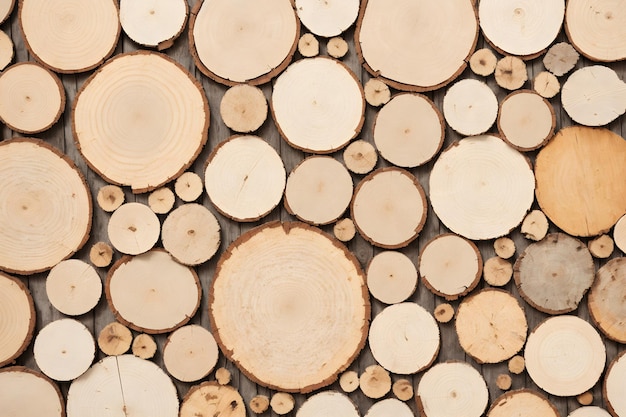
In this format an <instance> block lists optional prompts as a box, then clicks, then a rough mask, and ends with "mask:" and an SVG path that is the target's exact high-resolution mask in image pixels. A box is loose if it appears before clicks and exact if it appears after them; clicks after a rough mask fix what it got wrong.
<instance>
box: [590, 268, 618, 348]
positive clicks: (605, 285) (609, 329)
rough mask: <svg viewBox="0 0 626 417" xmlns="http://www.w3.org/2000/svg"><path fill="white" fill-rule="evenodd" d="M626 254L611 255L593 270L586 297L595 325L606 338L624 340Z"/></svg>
mask: <svg viewBox="0 0 626 417" xmlns="http://www.w3.org/2000/svg"><path fill="white" fill-rule="evenodd" d="M624 297H626V258H624V257H621V258H614V259H611V260H610V261H608V262H607V263H606V264H605V265H603V266H602V267H601V268H600V269H598V272H596V276H595V280H594V282H593V286H592V287H591V290H590V291H589V296H588V298H587V301H588V305H589V313H590V314H591V318H592V319H593V322H594V323H595V325H596V327H597V328H598V329H600V330H601V331H602V333H604V334H605V335H606V336H607V337H608V338H609V339H611V340H615V341H617V342H619V343H626V304H624Z"/></svg>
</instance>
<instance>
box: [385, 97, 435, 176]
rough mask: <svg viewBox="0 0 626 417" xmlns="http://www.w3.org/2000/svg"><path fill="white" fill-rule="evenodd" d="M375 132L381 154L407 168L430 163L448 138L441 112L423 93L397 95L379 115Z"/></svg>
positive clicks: (393, 162)
mask: <svg viewBox="0 0 626 417" xmlns="http://www.w3.org/2000/svg"><path fill="white" fill-rule="evenodd" d="M444 109H445V108H444ZM373 129H374V143H375V144H376V148H378V151H379V152H380V155H381V156H382V157H383V158H385V159H386V160H387V161H389V162H391V163H392V164H394V165H396V166H399V167H405V168H413V167H416V166H420V165H423V164H425V163H426V162H428V161H430V160H431V159H432V158H433V157H434V156H435V155H436V154H437V153H438V152H439V151H440V150H441V146H442V145H443V139H444V136H445V123H444V121H443V116H442V115H441V112H440V111H439V110H438V109H437V107H436V106H435V104H434V103H433V102H432V101H431V100H430V99H429V98H428V97H426V96H423V95H421V94H408V93H404V94H397V95H395V96H394V97H393V99H391V101H389V102H388V103H387V104H385V105H384V106H383V108H382V109H380V111H379V112H378V114H377V115H376V119H375V120H374V128H373Z"/></svg>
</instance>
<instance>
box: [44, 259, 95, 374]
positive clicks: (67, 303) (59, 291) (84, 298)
mask: <svg viewBox="0 0 626 417" xmlns="http://www.w3.org/2000/svg"><path fill="white" fill-rule="evenodd" d="M46 294H47V296H48V300H49V301H50V304H52V305H53V306H54V308H56V309H57V310H59V311H60V312H61V313H63V314H66V315H68V316H80V315H81V314H85V313H87V312H88V311H91V310H92V309H93V308H94V307H95V306H96V305H97V304H98V301H100V296H101V295H102V281H100V276H99V275H98V273H97V272H96V270H95V269H94V268H93V266H91V265H89V264H88V263H87V262H84V261H81V260H79V259H68V260H65V261H61V262H59V263H58V264H57V265H56V266H55V267H54V268H52V269H51V270H50V273H49V274H48V277H47V278H46ZM55 379H56V378H55Z"/></svg>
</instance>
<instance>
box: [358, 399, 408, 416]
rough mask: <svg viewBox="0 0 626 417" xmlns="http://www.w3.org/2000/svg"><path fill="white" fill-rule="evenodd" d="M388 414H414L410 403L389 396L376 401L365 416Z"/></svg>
mask: <svg viewBox="0 0 626 417" xmlns="http://www.w3.org/2000/svg"><path fill="white" fill-rule="evenodd" d="M387 416H395V417H413V416H414V414H413V411H411V408H410V407H409V406H408V405H406V404H405V403H403V402H402V401H400V400H398V399H395V398H387V399H384V400H380V401H378V402H375V403H374V404H373V405H372V406H371V407H370V408H369V410H367V413H365V417H387Z"/></svg>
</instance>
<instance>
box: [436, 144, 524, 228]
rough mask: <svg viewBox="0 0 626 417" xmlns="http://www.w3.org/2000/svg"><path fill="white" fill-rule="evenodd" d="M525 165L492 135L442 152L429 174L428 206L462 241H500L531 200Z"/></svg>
mask: <svg viewBox="0 0 626 417" xmlns="http://www.w3.org/2000/svg"><path fill="white" fill-rule="evenodd" d="M534 191H535V177H534V175H533V170H532V168H531V166H530V163H529V161H528V159H526V158H525V157H524V156H523V155H522V154H521V153H520V152H518V151H517V150H515V149H513V148H512V147H510V146H509V145H507V144H506V143H505V142H504V141H503V140H502V139H500V138H498V137H496V136H492V135H482V136H475V137H471V138H466V139H463V140H461V141H460V142H457V143H454V144H453V145H452V146H450V147H449V148H448V149H446V150H445V151H444V152H443V153H442V154H441V155H440V156H439V159H437V161H435V164H434V166H433V169H432V172H431V174H430V200H431V204H432V206H433V209H434V211H435V213H436V214H437V216H438V217H439V219H440V220H441V221H442V222H443V223H444V224H445V225H446V226H447V227H448V228H449V229H450V230H452V231H453V232H455V233H458V234H460V235H461V236H464V237H466V238H468V239H473V240H483V239H493V238H496V237H500V236H504V235H506V234H507V233H509V232H510V231H511V230H512V229H514V228H515V227H516V226H518V225H519V224H520V223H521V222H522V220H523V218H524V216H525V215H526V212H527V211H528V210H529V209H530V206H531V205H532V203H533V200H534Z"/></svg>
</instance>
